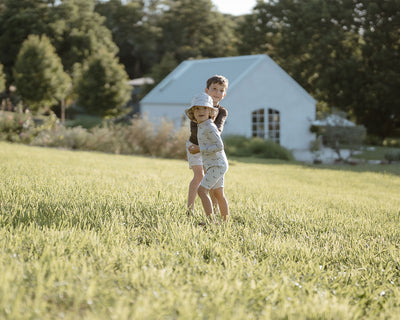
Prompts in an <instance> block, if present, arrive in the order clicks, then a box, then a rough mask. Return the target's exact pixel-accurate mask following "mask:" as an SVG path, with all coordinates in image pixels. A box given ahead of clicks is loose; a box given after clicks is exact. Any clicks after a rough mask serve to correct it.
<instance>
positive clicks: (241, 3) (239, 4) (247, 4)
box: [212, 0, 257, 16]
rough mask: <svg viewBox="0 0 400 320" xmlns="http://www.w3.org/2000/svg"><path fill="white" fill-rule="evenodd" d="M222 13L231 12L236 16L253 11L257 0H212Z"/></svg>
mask: <svg viewBox="0 0 400 320" xmlns="http://www.w3.org/2000/svg"><path fill="white" fill-rule="evenodd" d="M212 2H213V4H214V5H215V6H216V7H217V9H218V11H219V12H221V13H229V14H232V15H235V16H238V15H242V14H247V13H251V10H252V9H253V8H254V6H255V5H256V3H257V0H212Z"/></svg>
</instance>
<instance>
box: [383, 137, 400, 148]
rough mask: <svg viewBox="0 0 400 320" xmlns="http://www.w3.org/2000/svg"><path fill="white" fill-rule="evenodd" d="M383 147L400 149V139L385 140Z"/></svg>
mask: <svg viewBox="0 0 400 320" xmlns="http://www.w3.org/2000/svg"><path fill="white" fill-rule="evenodd" d="M382 145H383V146H384V147H390V148H399V147H400V138H386V139H385V140H383V143H382Z"/></svg>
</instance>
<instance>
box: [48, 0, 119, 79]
mask: <svg viewBox="0 0 400 320" xmlns="http://www.w3.org/2000/svg"><path fill="white" fill-rule="evenodd" d="M94 3H95V1H94V0H61V1H60V4H59V5H57V6H56V7H54V8H53V9H52V17H53V19H54V22H53V23H52V24H51V25H50V29H51V31H50V37H51V38H52V39H53V43H54V46H55V47H56V49H57V52H58V55H59V56H60V57H61V60H62V62H63V65H64V68H65V70H67V72H68V73H70V74H71V73H72V72H73V66H74V64H75V63H82V62H83V61H85V60H86V59H87V58H88V57H89V56H91V55H92V54H94V53H95V52H97V51H99V50H100V49H104V48H105V49H106V50H107V51H108V52H109V53H111V54H113V55H115V54H116V53H117V52H118V47H117V46H116V45H115V43H114V42H113V40H112V36H111V32H110V30H108V29H107V27H106V26H105V25H104V21H105V18H104V17H102V16H100V15H99V14H98V13H96V12H95V11H94Z"/></svg>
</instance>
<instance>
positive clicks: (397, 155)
mask: <svg viewBox="0 0 400 320" xmlns="http://www.w3.org/2000/svg"><path fill="white" fill-rule="evenodd" d="M384 157H385V159H386V160H387V161H389V162H393V161H400V150H391V151H389V152H386V153H385V155H384Z"/></svg>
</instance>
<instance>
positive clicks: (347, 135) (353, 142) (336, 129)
mask: <svg viewBox="0 0 400 320" xmlns="http://www.w3.org/2000/svg"><path fill="white" fill-rule="evenodd" d="M322 136H323V138H324V139H323V142H324V144H325V145H326V146H327V147H329V148H332V149H333V150H335V152H336V153H337V155H338V157H339V159H342V156H341V153H340V150H341V149H343V148H348V149H350V151H351V152H350V156H352V152H353V151H354V150H355V149H357V148H359V147H360V146H361V145H362V143H363V142H364V140H365V137H366V130H365V128H364V127H363V126H355V127H343V126H331V125H327V126H326V127H324V130H323V132H322Z"/></svg>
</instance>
